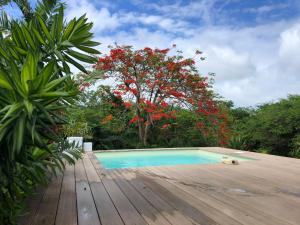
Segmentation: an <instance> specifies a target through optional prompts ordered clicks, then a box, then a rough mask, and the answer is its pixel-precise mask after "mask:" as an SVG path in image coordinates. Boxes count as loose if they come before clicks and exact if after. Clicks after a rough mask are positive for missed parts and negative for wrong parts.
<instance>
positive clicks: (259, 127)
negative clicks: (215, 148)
mask: <svg viewBox="0 0 300 225" xmlns="http://www.w3.org/2000/svg"><path fill="white" fill-rule="evenodd" d="M230 114H231V117H232V118H233V120H232V123H231V128H232V130H233V132H234V133H235V134H236V136H237V137H241V139H240V140H242V143H243V144H242V146H240V147H241V148H242V149H245V150H251V151H258V152H264V153H270V154H276V155H283V156H293V157H299V134H300V125H299V124H300V96H299V95H291V96H289V97H288V98H287V99H282V100H280V101H279V102H276V103H267V104H263V105H261V106H259V107H258V108H257V109H241V108H238V109H231V110H230ZM240 147H239V148H240Z"/></svg>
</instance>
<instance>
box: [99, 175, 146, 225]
mask: <svg viewBox="0 0 300 225" xmlns="http://www.w3.org/2000/svg"><path fill="white" fill-rule="evenodd" d="M102 183H103V184H104V187H105V189H106V191H107V192H108V194H109V196H110V198H111V199H112V201H113V203H114V205H115V207H116V208H117V210H118V212H119V214H120V216H121V217H122V219H123V222H124V223H125V224H128V225H146V224H147V223H146V221H145V220H144V218H143V217H142V216H141V215H140V214H139V213H138V211H137V210H136V209H135V208H134V206H133V205H132V204H131V203H130V201H129V200H128V199H127V197H126V196H125V195H124V194H123V192H122V191H121V190H120V189H119V187H118V186H117V185H116V184H115V182H114V181H113V180H112V179H111V178H110V177H109V176H106V177H103V178H102Z"/></svg>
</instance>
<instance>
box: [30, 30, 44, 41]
mask: <svg viewBox="0 0 300 225" xmlns="http://www.w3.org/2000/svg"><path fill="white" fill-rule="evenodd" d="M31 29H32V31H33V33H34V35H35V37H36V38H37V40H38V41H39V42H40V43H41V44H43V45H45V44H46V42H45V41H44V39H43V37H42V36H41V35H40V33H39V31H38V30H37V29H35V28H34V27H32V28H31Z"/></svg>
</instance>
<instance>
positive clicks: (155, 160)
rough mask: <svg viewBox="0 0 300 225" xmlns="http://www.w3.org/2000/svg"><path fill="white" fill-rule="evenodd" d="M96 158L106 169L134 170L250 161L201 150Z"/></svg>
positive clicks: (99, 155)
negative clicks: (227, 159)
mask: <svg viewBox="0 0 300 225" xmlns="http://www.w3.org/2000/svg"><path fill="white" fill-rule="evenodd" d="M95 155H96V157H97V158H98V160H99V161H100V163H101V164H102V166H103V167H104V168H106V169H118V168H136V167H145V166H171V165H188V164H213V163H220V162H221V161H222V159H223V157H228V158H230V159H237V160H239V161H246V160H250V159H249V158H245V157H234V156H228V155H224V154H219V153H213V152H208V151H203V150H185V149H183V150H146V151H137V150H135V151H119V152H118V151H114V152H98V153H95Z"/></svg>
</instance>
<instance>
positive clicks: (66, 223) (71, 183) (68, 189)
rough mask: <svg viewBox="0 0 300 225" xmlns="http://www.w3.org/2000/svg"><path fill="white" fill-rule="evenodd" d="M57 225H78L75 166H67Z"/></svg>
mask: <svg viewBox="0 0 300 225" xmlns="http://www.w3.org/2000/svg"><path fill="white" fill-rule="evenodd" d="M55 224H56V225H77V208H76V191H75V176H74V165H66V169H65V171H64V178H63V182H62V188H61V194H60V199H59V204H58V210H57V215H56V221H55Z"/></svg>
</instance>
